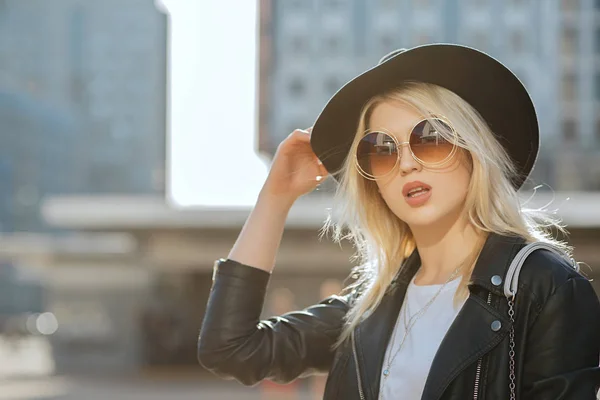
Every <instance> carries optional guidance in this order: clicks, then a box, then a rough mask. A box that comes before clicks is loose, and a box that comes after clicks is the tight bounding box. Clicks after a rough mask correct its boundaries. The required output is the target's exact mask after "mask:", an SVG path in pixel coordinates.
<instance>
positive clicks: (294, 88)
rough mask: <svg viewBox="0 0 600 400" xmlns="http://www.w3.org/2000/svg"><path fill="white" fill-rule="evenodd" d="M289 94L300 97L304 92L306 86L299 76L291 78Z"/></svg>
mask: <svg viewBox="0 0 600 400" xmlns="http://www.w3.org/2000/svg"><path fill="white" fill-rule="evenodd" d="M289 89H290V94H291V95H292V97H302V96H303V95H304V93H305V92H306V86H305V85H304V82H303V81H302V79H300V78H293V79H291V80H290V84H289Z"/></svg>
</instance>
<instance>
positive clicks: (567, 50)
mask: <svg viewBox="0 0 600 400" xmlns="http://www.w3.org/2000/svg"><path fill="white" fill-rule="evenodd" d="M577 36H578V35H577V30H576V29H575V28H574V27H572V26H566V27H565V29H564V30H563V33H562V52H563V54H567V55H573V54H575V53H577V41H578V38H577ZM596 36H598V31H596Z"/></svg>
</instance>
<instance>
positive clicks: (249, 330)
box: [198, 234, 600, 400]
mask: <svg viewBox="0 0 600 400" xmlns="http://www.w3.org/2000/svg"><path fill="white" fill-rule="evenodd" d="M522 246H523V241H522V240H521V239H519V238H514V237H505V236H500V235H495V234H492V235H490V236H489V237H488V239H487V241H486V243H485V246H484V248H483V250H482V252H481V254H480V256H479V259H478V261H477V264H476V266H475V269H474V272H473V275H472V280H473V284H472V285H470V286H469V288H470V295H469V298H468V299H467V301H466V302H465V304H464V306H463V308H462V309H461V311H460V312H459V314H458V316H457V317H456V319H455V321H454V322H453V324H452V325H451V327H450V329H449V330H448V332H447V334H446V336H445V337H444V339H443V341H442V343H441V345H440V347H439V349H438V351H437V353H436V356H435V358H434V360H433V364H432V366H431V370H430V372H429V375H428V378H427V382H426V384H425V389H424V392H423V396H422V399H423V400H438V399H443V400H465V399H478V400H486V399H487V400H491V399H501V400H507V399H509V398H510V396H509V382H510V380H509V356H508V353H509V335H508V333H509V330H510V326H511V322H510V319H509V317H508V306H507V301H506V298H505V297H504V294H503V287H502V284H500V285H494V284H493V283H492V279H491V278H492V277H493V276H495V275H498V276H499V277H502V278H504V276H505V273H506V270H507V268H508V265H509V264H510V261H511V260H512V258H513V257H514V256H515V254H516V253H517V252H518V250H519V249H520V248H521V247H522ZM419 264H420V261H419V256H418V253H417V252H416V251H415V253H413V255H411V256H410V257H409V258H408V259H407V260H406V264H405V266H404V268H402V269H401V273H400V274H399V275H398V276H397V279H395V281H394V282H393V283H392V284H391V285H390V288H389V290H388V292H387V294H386V295H385V296H384V298H383V300H382V302H381V304H380V305H379V307H378V308H377V309H376V310H375V312H374V313H373V314H372V315H371V316H370V317H369V318H367V319H366V320H365V321H363V322H362V323H361V324H360V325H359V326H358V327H357V328H356V330H355V331H354V334H353V337H352V340H349V341H347V342H346V343H345V344H344V345H343V346H342V347H340V348H339V349H338V350H337V351H335V352H332V351H331V350H330V346H331V344H332V343H333V342H334V341H335V340H336V338H337V337H338V335H339V333H340V329H341V327H342V318H343V317H344V315H345V314H346V312H347V310H348V308H349V302H350V301H351V297H350V295H348V296H345V297H340V296H332V297H330V298H327V299H325V300H323V301H322V302H320V303H319V304H317V305H314V306H311V307H308V308H307V309H305V310H302V311H298V312H291V313H287V314H285V315H283V316H280V317H273V318H270V319H268V320H263V321H259V316H260V313H261V310H262V307H263V300H264V296H265V290H266V287H267V283H268V281H269V276H270V275H269V273H267V272H265V271H262V270H259V269H257V268H252V267H249V266H246V265H242V264H238V263H236V262H234V261H231V260H227V261H225V262H224V263H222V264H221V265H220V266H219V268H217V269H216V270H215V275H214V282H213V287H212V290H211V294H210V298H209V301H208V308H207V312H206V315H205V318H204V321H203V325H202V328H201V333H200V338H199V343H198V358H199V361H200V363H201V364H202V365H203V366H205V367H206V368H207V369H209V370H211V371H213V372H214V373H215V374H217V375H219V376H221V377H223V378H227V379H232V378H234V379H237V380H238V381H239V382H241V383H243V384H245V385H254V384H256V383H258V382H259V381H261V380H262V379H271V380H273V381H275V382H279V383H285V382H290V381H292V380H294V379H296V378H298V377H303V376H307V375H310V374H313V373H328V374H329V375H328V378H327V385H326V388H325V395H324V399H326V400H333V399H339V400H353V399H357V400H358V399H368V400H375V399H377V397H378V392H379V383H380V376H381V367H382V362H383V356H384V354H385V350H386V347H387V345H388V340H389V338H390V335H391V333H392V330H393V328H394V324H395V321H396V318H397V316H398V313H399V311H400V306H401V304H402V301H403V299H404V295H405V293H406V289H407V286H408V282H409V281H410V279H411V278H412V276H413V275H414V274H415V273H416V271H417V269H418V267H419ZM494 282H495V283H498V278H495V279H494ZM515 307H516V322H515V341H516V346H515V353H516V355H515V357H516V382H515V383H516V393H517V398H518V399H532V400H542V399H543V400H550V399H552V400H558V399H564V400H566V399H569V400H571V399H572V400H595V399H596V395H595V393H596V391H597V389H598V386H600V368H599V367H598V364H599V357H600V303H599V301H598V297H597V295H596V293H595V292H594V290H593V288H592V286H591V284H590V283H589V281H588V280H587V279H586V278H585V277H583V276H582V275H580V274H579V273H578V272H577V271H576V270H575V269H574V268H573V267H572V266H570V265H568V263H566V262H564V261H563V260H561V259H559V258H558V257H557V256H555V255H554V254H552V253H551V252H549V251H547V250H538V251H536V252H534V253H533V254H531V255H530V256H529V258H528V259H527V261H526V262H525V264H524V266H523V269H522V271H521V274H520V278H519V286H518V293H517V300H516V305H515ZM495 321H499V322H500V329H497V328H498V323H497V322H495ZM493 322H495V324H494V328H495V329H497V330H494V329H492V323H493ZM398 398H399V399H400V398H402V395H401V393H399V394H398Z"/></svg>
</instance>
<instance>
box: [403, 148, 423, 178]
mask: <svg viewBox="0 0 600 400" xmlns="http://www.w3.org/2000/svg"><path fill="white" fill-rule="evenodd" d="M420 169H421V164H419V163H418V162H417V160H415V159H414V157H413V155H412V153H411V151H410V147H409V144H408V143H401V144H400V172H401V173H402V175H403V176H404V175H407V174H409V173H411V172H412V171H419V170H420Z"/></svg>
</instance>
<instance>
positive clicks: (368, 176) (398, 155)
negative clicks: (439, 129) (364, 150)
mask: <svg viewBox="0 0 600 400" xmlns="http://www.w3.org/2000/svg"><path fill="white" fill-rule="evenodd" d="M432 119H435V120H439V121H441V122H443V123H444V124H446V125H447V126H448V127H449V128H450V129H451V130H452V132H453V133H454V142H453V143H452V150H451V151H450V154H448V156H446V158H444V159H443V160H442V161H439V162H435V163H426V162H424V161H423V160H421V159H420V158H419V157H417V156H416V155H415V153H414V152H413V150H412V148H411V147H410V141H408V142H399V141H398V139H396V137H395V136H394V135H392V134H391V132H389V131H387V130H386V129H377V130H370V129H367V130H366V131H365V132H364V134H363V135H362V137H361V139H360V140H362V139H363V138H364V137H365V136H367V135H369V134H371V133H384V134H386V135H388V136H389V137H391V138H392V140H393V141H394V143H395V144H396V149H398V150H397V151H396V162H395V164H394V166H393V167H392V168H391V169H390V171H389V172H387V173H385V174H384V175H381V176H377V177H376V176H374V175H372V174H369V173H367V172H366V171H365V170H363V168H362V167H361V166H360V163H359V161H358V145H357V146H356V149H355V151H354V164H355V166H356V169H357V170H358V173H359V174H360V175H362V177H363V178H365V179H368V180H372V181H375V180H378V179H383V178H385V177H386V176H388V175H389V174H391V173H392V172H394V171H395V170H396V167H397V166H398V164H399V163H400V158H401V157H402V151H401V150H400V149H401V148H402V147H403V146H404V145H407V146H408V150H409V151H410V154H411V156H412V158H413V159H414V160H415V161H416V162H418V163H419V164H421V165H422V166H424V167H434V168H435V167H441V166H443V165H444V164H446V163H447V162H448V161H450V160H451V159H452V158H453V157H454V155H455V154H456V148H457V147H458V146H457V145H456V143H457V138H458V134H457V133H456V129H454V126H453V125H452V124H451V123H450V120H448V118H446V117H444V116H437V115H436V116H432V117H429V118H421V119H420V120H418V121H417V122H416V123H415V124H414V125H413V126H412V128H411V129H410V135H412V133H413V131H414V130H415V127H416V126H417V125H419V124H420V123H421V122H423V121H429V120H432ZM409 138H410V136H409ZM359 143H360V141H359Z"/></svg>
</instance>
